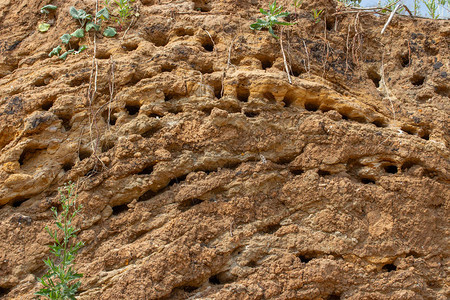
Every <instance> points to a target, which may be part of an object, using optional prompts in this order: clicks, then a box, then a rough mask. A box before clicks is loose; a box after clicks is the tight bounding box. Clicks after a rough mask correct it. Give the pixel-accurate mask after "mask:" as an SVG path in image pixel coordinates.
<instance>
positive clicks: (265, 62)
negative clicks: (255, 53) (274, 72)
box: [259, 56, 274, 70]
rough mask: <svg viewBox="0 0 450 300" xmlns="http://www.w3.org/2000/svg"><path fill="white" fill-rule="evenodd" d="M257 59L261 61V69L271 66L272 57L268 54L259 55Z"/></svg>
mask: <svg viewBox="0 0 450 300" xmlns="http://www.w3.org/2000/svg"><path fill="white" fill-rule="evenodd" d="M259 61H261V66H262V69H263V70H267V69H269V68H271V67H272V66H273V62H274V59H273V58H271V57H268V56H262V57H259Z"/></svg>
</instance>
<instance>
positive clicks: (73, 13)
mask: <svg viewBox="0 0 450 300" xmlns="http://www.w3.org/2000/svg"><path fill="white" fill-rule="evenodd" d="M69 13H70V15H71V16H72V18H74V19H77V20H79V19H80V15H79V13H78V10H77V9H76V8H75V7H73V6H71V7H70V8H69Z"/></svg>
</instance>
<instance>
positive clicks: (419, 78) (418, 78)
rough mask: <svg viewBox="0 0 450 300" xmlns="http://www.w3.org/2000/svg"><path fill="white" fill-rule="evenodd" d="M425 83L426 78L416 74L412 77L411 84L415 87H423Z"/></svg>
mask: <svg viewBox="0 0 450 300" xmlns="http://www.w3.org/2000/svg"><path fill="white" fill-rule="evenodd" d="M424 81H425V76H422V75H419V74H415V75H414V76H413V77H411V83H412V84H413V85H415V86H421V85H423V82H424Z"/></svg>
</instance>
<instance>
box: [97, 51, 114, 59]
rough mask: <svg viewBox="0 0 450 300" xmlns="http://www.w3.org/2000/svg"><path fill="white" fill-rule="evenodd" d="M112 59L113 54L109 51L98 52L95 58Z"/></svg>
mask: <svg viewBox="0 0 450 300" xmlns="http://www.w3.org/2000/svg"><path fill="white" fill-rule="evenodd" d="M110 57H111V53H109V52H108V51H98V50H97V53H96V54H95V58H96V59H109V58H110Z"/></svg>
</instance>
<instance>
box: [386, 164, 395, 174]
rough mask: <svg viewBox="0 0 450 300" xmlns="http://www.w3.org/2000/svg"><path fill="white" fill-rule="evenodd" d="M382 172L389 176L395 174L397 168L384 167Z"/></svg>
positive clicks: (392, 166)
mask: <svg viewBox="0 0 450 300" xmlns="http://www.w3.org/2000/svg"><path fill="white" fill-rule="evenodd" d="M384 171H385V172H386V173H389V174H397V172H398V169H397V166H394V165H388V166H384Z"/></svg>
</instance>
